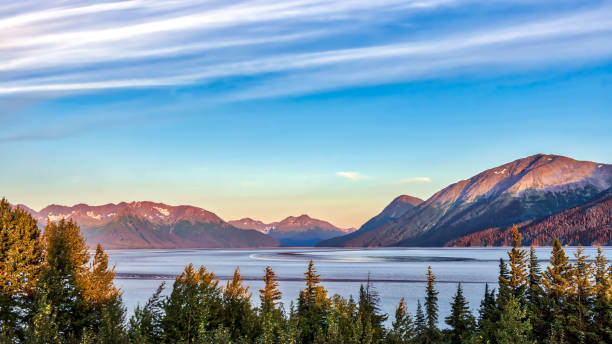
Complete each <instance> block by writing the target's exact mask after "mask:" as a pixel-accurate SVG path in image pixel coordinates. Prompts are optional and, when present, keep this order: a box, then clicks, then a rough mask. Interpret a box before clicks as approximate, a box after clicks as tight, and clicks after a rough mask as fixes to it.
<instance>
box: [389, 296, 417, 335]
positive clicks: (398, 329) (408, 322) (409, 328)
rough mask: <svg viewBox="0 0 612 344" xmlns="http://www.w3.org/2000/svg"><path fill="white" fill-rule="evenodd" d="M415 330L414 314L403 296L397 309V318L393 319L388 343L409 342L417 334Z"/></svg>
mask: <svg viewBox="0 0 612 344" xmlns="http://www.w3.org/2000/svg"><path fill="white" fill-rule="evenodd" d="M415 332H416V331H415V325H414V323H413V321H412V316H411V315H410V313H409V312H408V306H407V305H406V299H404V298H403V297H402V298H401V299H400V302H399V304H398V305H397V308H396V309H395V320H393V323H392V324H391V330H390V331H389V333H388V334H387V339H386V343H388V344H403V343H408V342H409V341H410V340H411V339H412V338H413V337H414V336H415V334H416V333H415Z"/></svg>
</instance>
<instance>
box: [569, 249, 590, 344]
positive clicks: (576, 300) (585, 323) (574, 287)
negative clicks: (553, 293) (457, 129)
mask: <svg viewBox="0 0 612 344" xmlns="http://www.w3.org/2000/svg"><path fill="white" fill-rule="evenodd" d="M574 256H575V257H576V263H575V264H572V265H571V272H570V283H569V288H568V292H569V296H568V300H567V304H566V307H567V308H568V311H567V318H566V323H565V327H566V329H567V330H566V335H567V339H568V340H570V341H575V342H578V343H579V342H585V341H589V342H590V341H592V340H593V339H594V336H595V334H594V333H592V332H590V328H591V326H590V319H591V317H592V305H593V301H594V297H593V288H594V281H593V280H592V276H593V264H592V263H591V262H590V261H589V258H590V257H589V256H587V255H585V254H584V248H582V246H578V248H577V250H576V253H575V255H574Z"/></svg>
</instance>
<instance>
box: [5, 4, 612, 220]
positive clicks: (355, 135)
mask: <svg viewBox="0 0 612 344" xmlns="http://www.w3.org/2000/svg"><path fill="white" fill-rule="evenodd" d="M0 3H2V6H0V56H2V58H1V59H0V123H1V125H0V161H2V163H1V164H0V196H4V197H6V198H7V199H8V200H9V201H10V202H12V203H23V204H26V205H28V206H30V207H33V208H34V209H40V208H42V207H44V206H46V205H48V204H51V203H55V204H65V205H73V204H77V203H88V204H91V205H97V204H105V203H109V202H114V203H117V202H121V201H140V200H150V201H157V202H164V203H166V204H171V205H179V204H191V205H196V206H200V207H203V208H205V209H207V210H210V211H213V212H215V213H216V214H218V215H219V216H221V217H222V218H223V219H225V220H233V219H239V218H242V217H251V218H255V219H259V220H262V221H266V222H271V221H277V220H280V219H282V218H284V217H286V216H289V215H300V214H309V215H311V216H313V217H316V218H321V219H325V220H328V221H330V222H332V223H333V224H336V225H338V226H343V227H358V226H360V225H361V224H362V223H364V222H365V221H366V220H368V219H369V218H370V217H372V216H374V215H376V214H377V213H378V212H380V210H382V208H384V206H385V205H387V204H388V203H389V202H390V201H391V200H392V199H393V198H395V197H396V196H398V195H401V194H409V195H413V196H416V197H420V198H423V199H426V198H428V197H430V196H431V195H433V194H434V193H435V192H436V191H438V190H440V189H442V188H444V187H446V186H448V185H450V184H452V183H454V182H457V181H459V180H461V179H466V178H469V177H471V176H473V175H475V174H477V173H479V172H481V171H483V170H485V169H488V168H492V167H495V166H498V165H501V164H503V163H506V162H509V161H513V160H515V159H519V158H523V157H526V156H529V155H533V154H537V153H548V154H560V155H565V156H569V157H572V158H575V159H578V160H591V161H597V162H601V163H612V134H611V133H612V3H610V2H609V1H566V0H550V1H548V0H542V1H524V0H512V1H504V0H492V1H470V0H412V1H411V0H377V1H357V0H286V1H277V0H261V1H233V0H222V1H217V0H211V1H193V0H185V1H163V0H146V1H145V0H142V1H141V0H123V1H56V0H48V1H44V2H41V1H35V0H22V1H8V0H0Z"/></svg>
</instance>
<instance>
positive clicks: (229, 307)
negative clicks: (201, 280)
mask: <svg viewBox="0 0 612 344" xmlns="http://www.w3.org/2000/svg"><path fill="white" fill-rule="evenodd" d="M223 306H224V307H223V312H224V318H225V321H224V323H223V326H224V327H225V328H226V329H228V330H229V332H230V335H231V338H232V339H234V340H238V339H239V338H241V337H245V336H246V337H250V338H255V337H257V336H258V334H259V327H258V326H257V316H256V314H255V311H254V310H253V308H252V307H251V293H250V292H249V287H248V286H245V285H244V282H243V278H242V275H240V270H239V269H238V268H236V270H235V271H234V276H233V277H232V280H231V281H228V282H227V284H226V286H225V289H224V292H223Z"/></svg>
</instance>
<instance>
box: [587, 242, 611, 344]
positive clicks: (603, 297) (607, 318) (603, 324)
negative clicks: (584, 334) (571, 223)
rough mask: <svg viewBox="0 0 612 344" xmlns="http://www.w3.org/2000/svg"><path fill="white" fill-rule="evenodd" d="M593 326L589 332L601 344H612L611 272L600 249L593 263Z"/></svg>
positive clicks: (599, 248)
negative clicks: (592, 333) (593, 334)
mask: <svg viewBox="0 0 612 344" xmlns="http://www.w3.org/2000/svg"><path fill="white" fill-rule="evenodd" d="M593 274H594V279H595V287H594V290H593V294H594V295H595V300H594V304H593V313H594V314H593V324H592V329H591V331H592V332H594V333H595V335H596V337H597V340H598V341H599V342H602V343H612V283H611V282H612V271H611V267H610V266H609V265H608V261H607V259H606V257H605V256H604V254H603V251H602V249H601V247H598V248H597V256H596V257H595V262H594V273H593Z"/></svg>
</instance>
